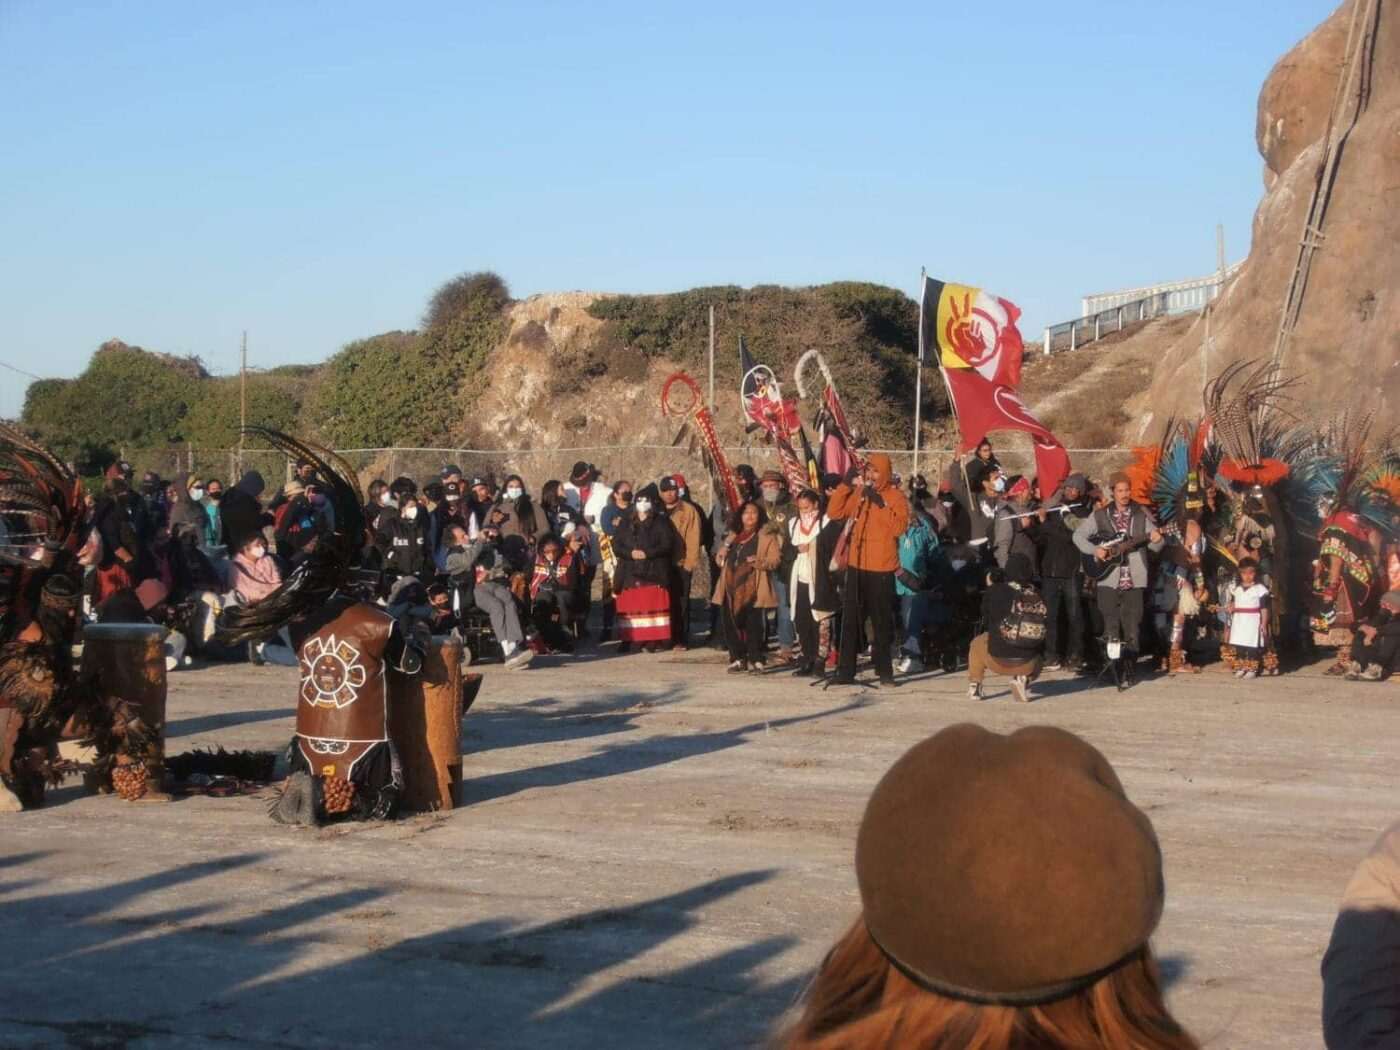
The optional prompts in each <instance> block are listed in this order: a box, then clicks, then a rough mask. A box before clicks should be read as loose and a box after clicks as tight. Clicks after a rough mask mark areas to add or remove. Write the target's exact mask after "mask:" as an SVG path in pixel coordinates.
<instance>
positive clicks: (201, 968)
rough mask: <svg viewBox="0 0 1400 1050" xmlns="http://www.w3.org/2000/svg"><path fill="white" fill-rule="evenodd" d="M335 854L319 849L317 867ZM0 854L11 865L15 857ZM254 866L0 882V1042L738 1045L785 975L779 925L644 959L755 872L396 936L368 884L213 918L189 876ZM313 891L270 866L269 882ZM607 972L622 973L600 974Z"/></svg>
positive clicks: (770, 1007)
mask: <svg viewBox="0 0 1400 1050" xmlns="http://www.w3.org/2000/svg"><path fill="white" fill-rule="evenodd" d="M344 856H345V855H344V854H342V853H338V852H336V851H334V850H333V849H331V848H329V847H328V848H327V861H328V863H329V865H330V866H331V868H332V869H333V868H334V866H335V863H336V861H337V859H343V858H344ZM11 859H12V860H13V861H14V862H15V865H16V867H18V868H22V867H23V866H24V863H25V858H23V857H21V858H11ZM273 862H275V856H268V855H242V856H234V857H228V858H223V859H218V860H211V861H206V862H200V863H195V864H187V865H181V866H178V867H173V868H171V869H169V870H167V871H163V872H160V873H158V874H154V875H149V876H143V877H140V878H135V879H130V880H127V881H124V882H123V881H116V882H109V881H107V880H103V884H102V885H100V886H94V887H93V888H91V889H82V890H78V891H72V892H56V893H49V894H39V895H36V896H28V897H23V896H21V897H17V898H15V897H13V896H12V895H13V894H14V893H15V892H17V890H16V889H15V888H13V887H4V888H0V893H3V894H5V895H7V896H11V897H12V899H10V900H7V901H5V903H4V907H3V908H0V934H3V936H4V939H5V942H6V943H7V944H11V945H24V950H23V951H22V952H9V953H6V958H5V960H4V962H2V963H0V979H3V980H4V982H5V987H6V995H5V997H4V1000H3V1005H0V1043H4V1044H6V1045H9V1041H14V1042H16V1043H20V1044H21V1045H26V1046H33V1045H38V1046H46V1045H49V1046H73V1045H76V1046H103V1047H107V1046H111V1047H119V1046H126V1045H128V1043H133V1042H140V1045H143V1046H147V1045H150V1046H161V1047H164V1046H171V1047H175V1046H185V1045H193V1044H194V1043H196V1042H198V1043H199V1045H205V1043H204V1042H203V1040H208V1041H209V1042H210V1043H217V1045H220V1046H258V1047H292V1046H297V1047H302V1046H327V1047H329V1046H335V1047H361V1046H364V1047H370V1046H374V1047H380V1046H411V1047H421V1046H449V1045H456V1046H471V1047H483V1048H491V1047H503V1048H504V1047H510V1048H514V1047H518V1046H532V1047H578V1046H608V1047H615V1048H624V1050H625V1048H631V1047H637V1048H641V1047H648V1048H650V1047H656V1046H667V1047H688V1046H712V1045H716V1043H717V1042H718V1043H722V1044H724V1045H745V1044H752V1043H754V1042H756V1041H757V1040H758V1039H760V1038H761V1036H762V1034H763V1032H764V1031H765V1030H766V1029H767V1028H768V1027H769V1026H770V1025H771V1024H772V1022H773V1020H774V1019H775V1018H776V1017H777V1016H778V1015H779V1014H781V1012H782V1011H783V1010H784V1009H785V1008H786V1007H787V1006H788V1005H789V1003H790V1002H791V1001H792V999H793V997H794V995H795V994H796V991H797V987H798V983H799V982H798V981H797V980H796V979H787V980H771V979H768V978H766V977H765V976H764V975H763V974H762V973H761V971H762V969H763V968H764V967H765V966H766V965H767V964H768V963H770V962H771V961H772V960H773V959H775V958H776V957H777V956H779V955H781V954H783V953H784V952H786V951H787V950H788V949H789V948H791V947H792V946H793V944H794V943H795V942H794V939H793V938H791V937H769V938H760V939H758V940H755V941H753V942H751V943H747V944H738V945H735V944H733V943H732V942H731V943H728V944H724V943H722V944H721V945H720V946H719V947H718V949H716V948H715V947H714V939H713V938H710V939H704V938H694V939H693V940H692V941H691V942H690V943H689V944H687V945H686V948H685V949H684V951H683V953H682V955H681V957H680V961H678V962H674V963H671V964H669V965H665V966H662V965H659V964H657V963H655V962H652V963H650V964H649V963H648V962H647V960H646V958H645V957H646V956H647V955H648V954H649V953H651V952H653V951H655V950H656V949H658V948H660V947H661V946H662V945H664V944H665V943H666V942H668V941H670V940H671V939H672V938H675V937H677V936H678V935H681V934H684V933H686V932H688V931H691V930H693V929H695V928H696V927H697V926H700V925H702V924H703V922H704V912H705V911H706V909H707V908H709V907H711V906H712V905H714V904H716V903H717V902H719V901H721V900H723V899H724V898H726V897H729V896H731V895H733V894H735V893H739V892H742V891H745V890H748V889H751V888H753V887H755V886H758V885H760V884H761V883H764V882H766V881H767V880H768V879H770V878H771V877H772V875H773V872H772V871H751V872H746V873H743V874H739V875H733V876H728V877H724V878H716V879H712V880H710V881H708V882H704V883H701V884H699V885H697V886H694V887H692V888H690V889H687V890H684V891H681V892H678V893H672V894H667V895H664V896H660V897H654V898H650V899H645V900H641V901H639V902H637V903H634V904H629V905H625V906H621V907H615V908H606V909H601V910H595V911H587V912H582V913H579V914H577V915H572V916H569V917H567V918H564V919H560V920H556V921H552V922H545V923H538V924H534V925H532V924H530V923H527V922H522V921H520V920H518V919H513V918H510V917H484V916H483V917H477V918H471V917H470V916H468V921H465V922H463V923H461V924H460V925H456V926H453V927H451V928H448V929H443V930H440V931H437V932H433V933H429V934H424V935H421V936H416V937H410V938H407V939H404V940H395V937H396V934H395V932H394V929H393V926H394V922H393V917H394V912H393V911H392V904H393V901H392V900H385V899H384V898H386V897H387V896H388V895H389V894H390V892H391V891H389V890H388V889H385V888H380V887H375V886H362V887H342V888H339V889H336V890H334V891H327V892H322V893H314V894H313V895H312V896H311V897H309V898H306V897H303V898H302V899H298V900H293V901H291V902H289V903H285V904H277V903H276V902H272V903H269V904H267V905H266V906H264V907H261V908H259V910H257V911H256V912H254V913H253V914H251V915H247V914H244V915H240V916H236V917H235V916H232V915H227V916H221V913H223V912H225V910H226V909H225V905H224V903H223V900H224V898H222V897H221V896H220V895H219V893H218V890H219V889H222V887H221V886H210V887H205V888H204V889H202V890H201V889H199V888H198V887H196V886H194V884H195V883H197V882H199V881H200V880H203V879H206V878H211V877H217V876H220V875H226V874H228V873H229V872H236V871H237V870H238V869H240V868H243V867H246V866H248V865H253V864H258V865H262V866H266V865H268V864H270V863H273ZM328 877H331V878H336V877H337V876H336V875H334V874H332V873H330V872H328ZM236 884H237V883H236V881H234V882H232V883H230V884H229V885H230V886H236ZM315 885H319V883H314V884H310V886H308V885H307V884H305V883H302V884H297V883H296V882H295V880H290V879H289V885H288V896H289V897H301V896H302V894H304V893H305V891H306V890H307V889H308V888H314V886H315ZM192 890H193V891H194V892H193V893H191V891H192ZM560 890H561V892H567V890H568V887H560ZM161 894H166V895H173V896H175V897H176V898H177V899H178V900H187V899H189V898H190V897H191V896H192V895H193V896H197V899H198V903H192V904H183V905H180V904H177V905H176V906H172V907H164V908H160V907H157V908H146V909H143V908H142V907H141V902H142V900H143V898H147V897H153V896H156V895H161ZM479 900H480V898H476V897H471V896H465V895H464V896H463V897H462V898H461V900H460V902H459V903H460V905H461V907H462V909H463V910H464V911H469V910H470V909H471V908H472V907H473V906H475V905H476V904H477V902H478V901H479ZM147 903H157V901H149V902H147ZM376 904H378V905H380V906H378V907H374V906H370V905H376ZM383 905H389V907H384V906H383ZM313 947H314V948H316V949H317V950H318V951H319V954H320V956H321V957H322V958H323V959H324V958H325V957H326V956H327V955H329V956H331V957H332V958H333V959H334V957H335V956H336V955H339V956H341V957H342V958H340V959H339V960H338V961H332V962H329V963H325V962H322V963H321V964H319V965H317V966H316V967H315V968H313V969H310V970H302V969H300V967H301V966H303V965H304V961H303V960H304V956H305V955H306V954H307V952H308V951H310V950H311V949H312V948H313ZM618 968H622V969H625V970H630V971H631V972H630V973H610V971H613V970H615V969H618Z"/></svg>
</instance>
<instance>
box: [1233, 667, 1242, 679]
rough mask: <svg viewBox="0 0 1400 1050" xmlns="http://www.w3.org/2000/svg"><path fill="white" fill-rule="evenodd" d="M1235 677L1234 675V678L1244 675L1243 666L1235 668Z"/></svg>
mask: <svg viewBox="0 0 1400 1050" xmlns="http://www.w3.org/2000/svg"><path fill="white" fill-rule="evenodd" d="M1235 677H1236V678H1243V677H1244V668H1243V667H1241V668H1239V669H1237V670H1236V671H1235Z"/></svg>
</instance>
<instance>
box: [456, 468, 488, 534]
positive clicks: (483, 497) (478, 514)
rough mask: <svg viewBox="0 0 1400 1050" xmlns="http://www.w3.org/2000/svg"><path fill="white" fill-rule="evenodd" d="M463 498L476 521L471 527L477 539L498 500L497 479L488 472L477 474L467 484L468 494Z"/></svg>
mask: <svg viewBox="0 0 1400 1050" xmlns="http://www.w3.org/2000/svg"><path fill="white" fill-rule="evenodd" d="M462 498H463V499H465V500H466V501H467V512H468V513H469V514H470V515H471V516H472V518H473V519H474V520H475V522H476V525H475V526H474V527H473V528H472V529H471V537H472V539H476V537H477V533H479V532H480V531H481V529H482V528H484V527H485V525H486V523H487V520H488V519H489V518H490V516H491V508H492V506H494V505H495V502H496V484H495V481H494V480H493V479H492V478H491V477H490V476H489V475H486V474H478V475H476V476H475V477H473V478H472V479H471V481H470V482H469V483H468V484H467V491H466V494H465V495H464V496H463V497H462Z"/></svg>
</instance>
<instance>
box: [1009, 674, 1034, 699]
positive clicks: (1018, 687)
mask: <svg viewBox="0 0 1400 1050" xmlns="http://www.w3.org/2000/svg"><path fill="white" fill-rule="evenodd" d="M1030 684H1031V683H1030V679H1029V678H1027V677H1026V676H1025V675H1023V674H1018V675H1015V676H1013V677H1012V679H1011V691H1012V692H1013V693H1015V694H1016V699H1017V700H1019V701H1021V703H1023V704H1028V703H1030V702H1031V690H1030Z"/></svg>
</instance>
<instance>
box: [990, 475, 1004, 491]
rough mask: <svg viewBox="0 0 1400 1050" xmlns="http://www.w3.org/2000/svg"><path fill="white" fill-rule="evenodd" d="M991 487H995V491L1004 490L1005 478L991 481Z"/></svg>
mask: <svg viewBox="0 0 1400 1050" xmlns="http://www.w3.org/2000/svg"><path fill="white" fill-rule="evenodd" d="M992 488H994V489H996V491H998V492H1005V491H1006V479H1005V478H997V479H996V481H994V482H992Z"/></svg>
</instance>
